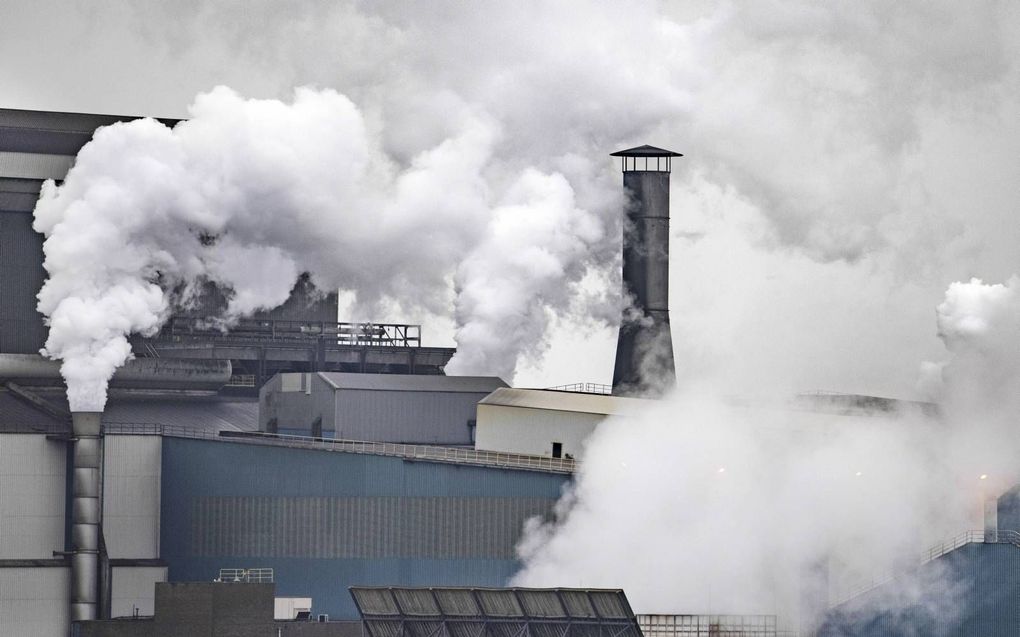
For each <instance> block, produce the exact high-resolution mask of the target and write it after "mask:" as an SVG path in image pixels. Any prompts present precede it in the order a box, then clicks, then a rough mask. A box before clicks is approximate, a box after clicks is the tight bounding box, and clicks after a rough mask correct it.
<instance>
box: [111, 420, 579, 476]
mask: <svg viewBox="0 0 1020 637" xmlns="http://www.w3.org/2000/svg"><path fill="white" fill-rule="evenodd" d="M103 432H104V433H106V434H122V435H125V434H135V435H161V436H169V437H175V438H200V439H205V440H219V441H223V442H241V443H247V444H262V445H270V446H278V447H291V448H297V449H321V450H324V451H337V452H344V453H359V454H366V455H375V456H394V457H398V458H404V459H407V460H426V461H430V462H449V463H453V464H467V465H477V466H483V467H500V468H504V469H523V470H526V471H542V472H545V473H565V474H571V473H574V471H575V470H576V468H577V463H576V461H575V460H574V459H572V458H551V457H548V456H531V455H525V454H519V453H504V452H501V451H480V450H477V449H462V448H457V447H437V446H432V445H413V444H403V443H395V442H369V441H363V440H340V439H333V438H314V437H310V436H293V435H289V434H273V433H266V432H261V431H236V432H234V431H224V432H214V431H209V430H208V429H200V428H196V427H185V426H183V425H164V424H156V423H107V424H104V425H103Z"/></svg>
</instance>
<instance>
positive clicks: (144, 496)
mask: <svg viewBox="0 0 1020 637" xmlns="http://www.w3.org/2000/svg"><path fill="white" fill-rule="evenodd" d="M103 440H104V443H103V444H104V459H103V460H104V467H103V471H104V474H103V534H104V536H105V538H106V550H107V551H108V552H109V554H110V557H111V558H115V559H116V558H127V559H154V558H157V557H159V497H160V476H161V471H160V466H161V464H162V454H161V449H162V442H161V441H162V439H161V438H160V436H120V435H114V436H106V437H105V438H104V439H103Z"/></svg>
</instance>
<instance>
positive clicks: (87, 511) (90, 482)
mask: <svg viewBox="0 0 1020 637" xmlns="http://www.w3.org/2000/svg"><path fill="white" fill-rule="evenodd" d="M101 417H102V414H101V413H100V412H91V411H78V412H73V413H72V414H71V429H72V432H73V436H74V454H73V457H74V459H73V462H72V467H73V472H74V473H73V478H72V485H71V489H72V502H71V619H72V620H73V621H82V620H90V619H96V618H97V615H96V611H97V608H98V601H99V524H100V519H101V517H102V510H103V505H102V501H101V499H100V495H99V494H100V488H101V486H100V479H101V467H102V443H101V439H100V437H99V434H100V427H101Z"/></svg>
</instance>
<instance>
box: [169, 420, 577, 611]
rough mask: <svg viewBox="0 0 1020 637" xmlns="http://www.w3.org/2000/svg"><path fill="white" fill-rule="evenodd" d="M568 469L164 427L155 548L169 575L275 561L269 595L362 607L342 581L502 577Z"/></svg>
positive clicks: (209, 574) (322, 605) (490, 580)
mask: <svg viewBox="0 0 1020 637" xmlns="http://www.w3.org/2000/svg"><path fill="white" fill-rule="evenodd" d="M565 481H566V478H565V476H561V475H554V474H543V473H537V472H527V471H508V470H503V469H495V468H492V469H489V468H483V467H470V466H461V465H453V464H440V463H429V462H411V461H406V460H403V459H400V458H392V457H383V456H370V455H357V454H345V453H335V452H327V451H313V450H301V449H286V448H274V447H263V446H255V445H245V444H239V443H223V442H214V441H203V440H186V439H176V438H167V439H165V440H164V443H163V492H162V521H161V557H162V558H163V559H165V560H167V562H168V563H169V565H170V579H171V581H187V580H208V579H212V578H213V577H215V576H216V574H217V573H218V571H219V569H220V568H231V567H233V568H251V567H271V568H274V569H275V570H276V581H277V595H280V596H305V597H312V598H313V604H314V607H315V608H314V612H315V613H328V614H330V615H331V617H334V618H349V619H354V618H356V617H357V610H356V609H355V608H354V605H353V603H352V601H351V599H350V595H348V593H347V587H348V586H351V585H355V584H364V585H407V586H424V585H465V586H467V585H473V586H501V585H504V584H505V583H506V580H507V579H508V578H509V577H510V575H512V574H513V572H514V571H515V569H516V568H517V562H516V560H515V559H514V545H515V544H516V542H517V540H518V539H519V537H520V533H521V530H522V526H523V523H524V521H525V520H526V519H527V518H529V517H532V516H534V515H543V514H548V513H549V512H550V511H551V509H552V507H553V505H554V504H555V502H556V500H557V498H558V497H559V495H560V493H561V490H562V488H563V485H564V483H565Z"/></svg>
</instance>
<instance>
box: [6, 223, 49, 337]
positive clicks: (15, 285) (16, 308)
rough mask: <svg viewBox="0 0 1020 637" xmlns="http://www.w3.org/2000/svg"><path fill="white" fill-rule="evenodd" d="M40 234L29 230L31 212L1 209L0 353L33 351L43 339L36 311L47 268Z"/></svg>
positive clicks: (43, 329) (38, 315)
mask: <svg viewBox="0 0 1020 637" xmlns="http://www.w3.org/2000/svg"><path fill="white" fill-rule="evenodd" d="M42 261H43V253H42V235H39V234H36V232H35V231H34V230H32V214H31V212H3V211H0V352H4V353H9V354H35V353H38V351H39V348H41V347H42V346H43V344H44V343H45V342H46V327H45V326H44V325H43V319H42V316H41V315H40V314H39V313H38V312H36V310H35V306H36V298H35V295H36V294H38V293H39V288H41V287H42V284H43V280H44V279H45V277H46V271H45V270H43V268H42Z"/></svg>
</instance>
